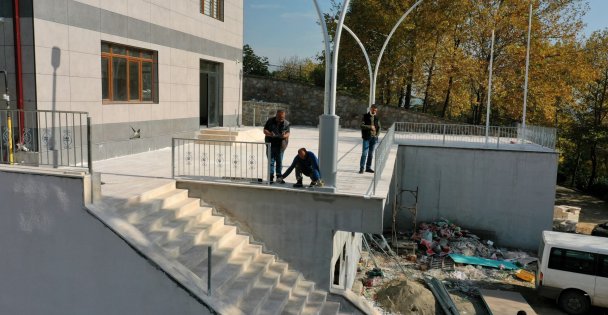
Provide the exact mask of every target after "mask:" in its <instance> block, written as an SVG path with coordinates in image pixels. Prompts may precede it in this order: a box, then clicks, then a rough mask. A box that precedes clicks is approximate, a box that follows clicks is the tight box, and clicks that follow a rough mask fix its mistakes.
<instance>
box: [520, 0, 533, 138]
mask: <svg viewBox="0 0 608 315" xmlns="http://www.w3.org/2000/svg"><path fill="white" fill-rule="evenodd" d="M531 35H532V0H530V14H529V17H528V45H527V48H526V77H525V79H524V109H523V114H522V118H521V125H522V129H523V131H522V132H523V137H522V143H523V141H524V139H525V138H526V109H527V106H528V71H529V68H530V37H531Z"/></svg>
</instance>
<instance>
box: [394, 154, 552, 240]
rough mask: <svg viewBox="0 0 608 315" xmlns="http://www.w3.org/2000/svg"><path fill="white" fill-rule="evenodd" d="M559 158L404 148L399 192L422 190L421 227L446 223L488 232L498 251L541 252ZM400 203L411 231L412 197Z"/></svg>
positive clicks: (399, 167) (401, 223)
mask: <svg viewBox="0 0 608 315" xmlns="http://www.w3.org/2000/svg"><path fill="white" fill-rule="evenodd" d="M557 158H558V154H557V153H539V152H523V151H506V150H502V151H501V150H483V149H461V148H449V147H423V146H400V147H399V152H398V157H397V167H396V172H397V173H396V176H397V177H398V178H400V181H399V182H398V187H397V190H398V191H399V190H403V189H406V190H415V189H416V187H418V189H419V194H418V215H417V217H416V220H417V221H418V222H428V221H433V220H436V219H439V218H446V219H448V220H450V221H453V222H455V223H456V224H458V225H460V226H463V227H465V228H469V229H474V230H479V231H487V235H488V236H489V237H492V236H494V237H495V239H492V241H494V242H495V243H496V245H498V246H511V247H517V248H524V249H536V248H538V244H539V241H540V237H541V231H543V230H551V226H552V219H553V205H554V203H555V180H556V174H557ZM398 200H399V205H398V207H399V208H400V209H401V210H400V212H399V217H398V226H400V227H402V228H403V227H405V228H406V229H411V223H410V222H412V217H411V215H409V212H408V211H407V210H406V209H405V207H411V206H413V205H414V203H415V201H414V199H413V196H412V195H411V194H410V193H406V192H404V193H401V194H400V198H398ZM390 217H391V214H390V213H386V215H385V218H390ZM390 224H391V223H390V219H388V220H385V226H386V227H389V226H390Z"/></svg>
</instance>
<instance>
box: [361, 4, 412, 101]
mask: <svg viewBox="0 0 608 315" xmlns="http://www.w3.org/2000/svg"><path fill="white" fill-rule="evenodd" d="M422 1H423V0H419V1H418V2H416V3H414V5H413V6H412V7H411V8H409V10H407V11H406V12H405V13H404V14H403V15H402V16H401V18H400V19H399V21H397V24H395V26H393V29H392V30H391V32H390V33H389V34H388V37H387V38H386V40H385V41H384V45H382V49H381V50H380V55H379V56H378V61H376V65H375V67H376V69H374V83H373V86H372V100H373V101H374V102H375V101H376V80H377V79H378V69H379V68H380V61H381V60H382V55H384V50H385V49H386V46H387V45H388V41H389V40H390V39H391V37H392V36H393V33H395V31H396V30H397V27H399V25H401V23H402V22H403V20H405V18H406V17H407V16H408V15H409V14H410V12H412V11H413V10H414V9H415V8H416V7H417V6H418V5H419V4H421V3H422Z"/></svg>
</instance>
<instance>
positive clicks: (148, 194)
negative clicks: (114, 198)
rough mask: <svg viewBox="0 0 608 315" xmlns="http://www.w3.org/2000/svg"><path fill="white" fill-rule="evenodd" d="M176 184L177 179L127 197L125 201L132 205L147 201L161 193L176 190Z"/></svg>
mask: <svg viewBox="0 0 608 315" xmlns="http://www.w3.org/2000/svg"><path fill="white" fill-rule="evenodd" d="M175 187H176V184H175V181H171V182H169V183H166V184H164V185H161V186H158V187H156V188H153V189H150V190H147V191H145V192H143V193H141V194H139V195H137V196H134V197H131V198H129V199H127V202H126V203H125V204H126V205H127V206H130V205H132V204H137V203H141V202H146V201H148V200H150V199H154V198H156V197H157V196H159V195H162V194H164V193H166V192H169V191H171V190H175Z"/></svg>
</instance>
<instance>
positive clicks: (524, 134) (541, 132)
mask: <svg viewBox="0 0 608 315" xmlns="http://www.w3.org/2000/svg"><path fill="white" fill-rule="evenodd" d="M517 134H518V138H520V139H523V140H524V142H526V143H535V144H538V145H540V146H543V147H545V148H549V149H555V146H556V144H557V130H556V129H555V128H548V127H539V126H530V125H526V130H524V129H523V127H522V126H521V125H518V126H517Z"/></svg>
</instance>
